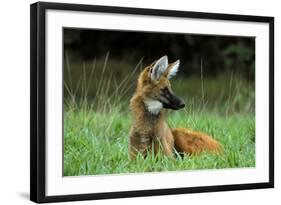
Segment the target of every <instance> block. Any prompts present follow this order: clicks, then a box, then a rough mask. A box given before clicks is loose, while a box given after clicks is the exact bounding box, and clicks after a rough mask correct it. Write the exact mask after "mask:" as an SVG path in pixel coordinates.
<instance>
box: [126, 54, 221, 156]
mask: <svg viewBox="0 0 281 205" xmlns="http://www.w3.org/2000/svg"><path fill="white" fill-rule="evenodd" d="M179 64H180V62H179V60H177V61H176V62H174V63H171V64H168V58H167V56H163V57H161V58H160V59H159V60H157V61H155V62H153V63H152V64H151V65H150V66H148V67H146V68H145V69H144V70H143V71H142V72H141V74H140V76H139V78H138V82H137V88H136V91H135V93H134V95H133V97H132V99H131V101H130V108H131V111H132V114H133V124H132V127H131V131H130V139H129V152H130V157H131V158H132V159H134V158H135V156H136V155H137V153H140V154H142V155H143V156H146V154H147V153H148V152H150V153H151V154H156V153H157V152H159V149H162V150H163V153H164V154H165V155H167V156H172V155H173V154H174V149H175V150H177V151H178V152H179V153H186V154H190V155H193V154H198V153H201V152H202V151H210V152H214V153H218V152H220V150H221V146H220V144H219V143H218V142H217V141H216V140H215V139H213V138H212V137H210V136H208V135H206V134H204V133H201V132H195V131H192V130H190V129H185V128H175V129H170V128H169V126H168V125H167V123H166V122H165V117H164V110H163V108H165V109H173V110H179V109H181V108H183V107H184V106H185V104H184V102H183V101H182V100H181V99H179V98H178V97H176V96H175V95H174V94H173V92H172V89H171V85H170V82H169V79H170V78H171V77H172V76H175V75H176V73H177V71H178V68H179ZM191 86H192V85H191ZM152 151H153V153H152Z"/></svg>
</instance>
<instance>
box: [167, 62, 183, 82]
mask: <svg viewBox="0 0 281 205" xmlns="http://www.w3.org/2000/svg"><path fill="white" fill-rule="evenodd" d="M179 67H180V60H177V61H175V62H174V63H172V64H170V65H169V67H168V69H167V78H168V79H170V78H172V77H173V76H175V75H176V74H177V72H178V70H179Z"/></svg>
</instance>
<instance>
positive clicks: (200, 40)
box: [64, 29, 255, 80]
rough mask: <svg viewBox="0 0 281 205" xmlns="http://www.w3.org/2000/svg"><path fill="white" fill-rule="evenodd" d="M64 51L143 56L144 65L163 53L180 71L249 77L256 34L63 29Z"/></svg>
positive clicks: (76, 56) (130, 58)
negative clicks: (227, 73) (225, 73)
mask: <svg viewBox="0 0 281 205" xmlns="http://www.w3.org/2000/svg"><path fill="white" fill-rule="evenodd" d="M64 48H65V52H68V53H71V54H73V55H72V60H74V61H91V60H93V59H94V58H97V59H99V58H104V56H105V54H106V53H107V52H110V59H112V60H115V61H120V59H122V60H125V61H126V63H128V64H131V63H132V64H134V63H136V62H138V61H139V60H140V59H142V58H143V64H144V65H147V64H150V63H151V62H153V61H154V60H155V59H158V58H159V57H161V56H163V55H168V57H169V61H173V60H176V59H180V60H181V70H180V72H181V74H183V75H187V76H190V75H193V74H195V75H196V74H200V72H201V66H203V68H204V73H205V74H208V75H209V76H212V75H217V74H218V73H220V72H225V71H231V72H234V73H239V74H241V76H243V77H245V78H246V79H248V80H254V74H255V65H254V63H255V38H254V37H236V36H212V35H198V34H196V35H195V34H194V35H193V34H175V33H151V32H133V31H126V32H123V31H122V32H121V31H106V30H82V29H65V30H64Z"/></svg>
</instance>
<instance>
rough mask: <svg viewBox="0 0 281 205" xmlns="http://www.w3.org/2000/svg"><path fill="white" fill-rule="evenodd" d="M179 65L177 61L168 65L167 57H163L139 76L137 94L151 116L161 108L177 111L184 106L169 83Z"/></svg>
mask: <svg viewBox="0 0 281 205" xmlns="http://www.w3.org/2000/svg"><path fill="white" fill-rule="evenodd" d="M179 65H180V61H179V60H177V61H175V62H173V63H171V64H168V58H167V56H163V57H161V58H160V59H158V60H156V61H155V62H153V63H152V64H151V65H150V66H148V67H146V68H145V69H144V70H143V71H142V73H141V74H140V76H139V79H138V86H137V92H138V93H139V94H140V95H141V96H142V98H143V100H144V103H145V105H146V107H147V109H148V110H149V112H151V113H152V114H158V113H159V112H160V110H161V109H162V108H166V109H173V110H178V109H181V108H183V107H184V106H185V104H184V102H183V101H182V100H181V99H180V98H178V97H177V96H176V95H175V94H174V93H173V91H172V88H171V84H170V81H169V79H170V78H171V77H172V76H175V75H176V73H177V71H178V68H179Z"/></svg>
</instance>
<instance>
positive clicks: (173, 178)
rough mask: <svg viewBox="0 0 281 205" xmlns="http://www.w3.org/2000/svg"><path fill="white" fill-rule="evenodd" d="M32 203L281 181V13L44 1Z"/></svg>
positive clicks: (34, 37)
mask: <svg viewBox="0 0 281 205" xmlns="http://www.w3.org/2000/svg"><path fill="white" fill-rule="evenodd" d="M30 11H31V12H30V14H31V15H30V28H31V30H30V57H31V58H30V62H31V66H30V67H31V68H30V199H31V200H32V201H34V202H38V203H42V202H61V201H75V200H92V199H109V198H122V197H140V196H154V195H168V194H186V193H197V192H211V191H230V190H243V189H258V188H273V187H274V100H273V99H274V82H273V80H274V18H273V17H266V16H249V15H233V14H232V15H230V14H217V13H203V12H188V11H173V10H158V9H144V8H128V7H110V6H100V5H82V4H65V3H47V2H38V3H34V4H32V5H31V10H30Z"/></svg>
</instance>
